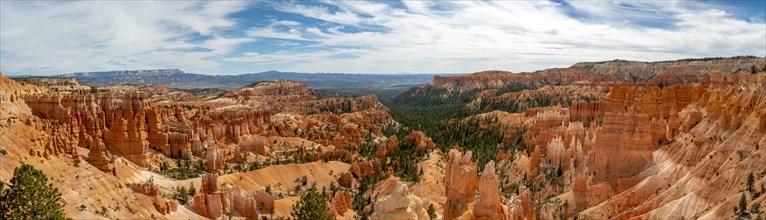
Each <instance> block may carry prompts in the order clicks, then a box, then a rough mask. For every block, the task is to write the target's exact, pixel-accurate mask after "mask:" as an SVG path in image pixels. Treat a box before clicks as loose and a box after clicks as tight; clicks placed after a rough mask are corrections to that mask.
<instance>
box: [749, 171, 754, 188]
mask: <svg viewBox="0 0 766 220" xmlns="http://www.w3.org/2000/svg"><path fill="white" fill-rule="evenodd" d="M754 183H755V177H754V176H753V172H752V171H751V172H750V175H748V176H747V191H749V192H753V191H754V190H755V188H754V187H753V184H754Z"/></svg>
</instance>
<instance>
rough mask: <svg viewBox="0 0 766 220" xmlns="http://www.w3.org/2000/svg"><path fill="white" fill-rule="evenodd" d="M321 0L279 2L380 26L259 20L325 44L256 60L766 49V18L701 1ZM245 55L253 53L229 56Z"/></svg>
mask: <svg viewBox="0 0 766 220" xmlns="http://www.w3.org/2000/svg"><path fill="white" fill-rule="evenodd" d="M325 3H327V4H331V5H332V6H333V7H337V8H339V10H337V12H334V11H331V10H329V7H327V6H304V5H295V4H285V5H280V7H276V8H277V10H281V11H284V12H287V13H295V14H302V15H304V16H306V17H310V18H314V19H320V20H324V21H327V22H333V23H337V24H338V25H339V26H340V25H346V26H353V27H357V28H359V29H360V30H365V29H366V28H367V27H370V26H375V27H380V28H379V29H380V30H384V31H362V32H357V31H354V32H344V31H342V29H340V28H337V27H329V28H328V27H321V26H311V25H307V24H303V25H301V26H294V27H293V28H291V29H290V31H280V30H277V29H271V28H270V27H267V28H261V29H259V28H255V29H253V30H252V31H253V32H258V31H267V32H268V33H269V34H268V36H266V35H254V36H256V37H269V38H281V37H280V35H286V37H284V38H283V39H302V40H311V41H314V42H316V44H315V45H314V46H316V47H317V48H320V49H321V48H324V49H321V51H312V52H295V51H293V52H292V53H291V52H290V50H285V51H280V52H276V53H266V54H263V53H261V54H258V55H257V57H258V58H259V59H257V60H258V62H260V63H261V64H272V66H277V67H279V69H282V70H288V71H302V72H319V71H324V72H474V71H480V70H486V69H504V70H513V71H532V70H537V69H542V68H548V67H557V66H558V67H561V66H568V65H571V64H573V63H575V62H580V61H599V60H611V59H616V58H620V59H633V60H647V61H651V60H666V59H679V58H689V57H708V56H734V55H759V56H764V55H766V28H764V25H766V24H764V23H750V22H747V21H743V20H739V19H736V18H734V17H733V16H732V14H731V13H732V12H726V11H724V10H722V9H716V8H715V7H714V6H713V5H702V3H695V2H635V1H632V2H627V3H622V2H593V1H572V2H569V4H570V5H571V6H572V7H573V8H575V9H577V11H576V13H582V14H581V15H582V16H581V17H573V16H570V15H568V13H567V11H565V8H564V7H563V6H562V5H561V4H559V3H553V2H543V1H498V2H484V1H447V2H444V1H442V2H423V1H405V2H403V4H404V5H405V8H396V7H392V6H390V5H387V4H385V3H375V2H356V1H340V2H325ZM339 17H343V18H342V19H341V18H339ZM640 22H649V23H650V24H649V25H647V24H638V23H640ZM651 22H655V24H656V23H657V22H659V23H662V25H663V26H658V27H653V26H651ZM349 47H350V48H359V49H356V50H354V51H344V53H348V54H349V55H350V56H348V57H344V58H337V57H333V56H329V57H328V56H324V57H323V56H318V55H317V56H313V57H312V59H303V60H301V62H286V60H292V57H296V56H297V57H311V56H312V54H317V53H318V52H321V54H326V53H333V52H335V51H339V50H343V49H338V48H349ZM250 55H252V54H250ZM263 57H269V59H263ZM249 58H253V57H252V56H248V55H246V56H244V57H243V58H242V59H237V58H233V59H230V61H237V60H240V61H242V62H246V61H248V60H250V59H249ZM269 60H272V61H269Z"/></svg>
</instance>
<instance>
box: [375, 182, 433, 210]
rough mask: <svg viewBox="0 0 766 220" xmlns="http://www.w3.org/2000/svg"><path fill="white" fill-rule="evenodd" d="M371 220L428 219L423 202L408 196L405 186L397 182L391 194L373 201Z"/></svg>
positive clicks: (415, 197) (410, 195) (418, 198)
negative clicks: (373, 207) (373, 210)
mask: <svg viewBox="0 0 766 220" xmlns="http://www.w3.org/2000/svg"><path fill="white" fill-rule="evenodd" d="M370 218H371V219H428V213H426V205H425V202H423V200H422V199H421V198H420V197H417V196H415V195H412V194H410V192H409V190H408V188H407V185H406V184H404V183H402V182H397V183H396V186H395V188H394V190H393V191H392V192H391V194H389V195H386V196H383V197H381V198H379V199H378V200H377V201H375V212H373V213H372V215H371V216H370Z"/></svg>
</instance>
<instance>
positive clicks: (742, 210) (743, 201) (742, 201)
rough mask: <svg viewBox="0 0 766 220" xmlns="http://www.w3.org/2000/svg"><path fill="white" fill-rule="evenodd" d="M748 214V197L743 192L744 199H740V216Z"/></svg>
mask: <svg viewBox="0 0 766 220" xmlns="http://www.w3.org/2000/svg"><path fill="white" fill-rule="evenodd" d="M745 212H747V197H745V192H742V197H740V198H739V215H744V214H745Z"/></svg>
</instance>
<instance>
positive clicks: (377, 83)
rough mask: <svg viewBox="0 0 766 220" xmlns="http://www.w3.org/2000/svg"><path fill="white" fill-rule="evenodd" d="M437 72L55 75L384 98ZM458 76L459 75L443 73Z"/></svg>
mask: <svg viewBox="0 0 766 220" xmlns="http://www.w3.org/2000/svg"><path fill="white" fill-rule="evenodd" d="M436 75H437V74H347V73H295V72H279V71H268V72H261V73H247V74H239V75H205V74H195V73H186V72H184V71H182V70H179V69H158V70H128V71H107V72H80V73H69V74H62V75H55V76H52V77H67V78H75V79H77V80H78V81H79V82H80V83H83V84H88V85H95V86H104V85H122V84H133V85H151V84H160V83H162V84H165V85H167V86H168V87H171V88H180V89H193V88H218V89H234V88H239V87H242V86H245V85H248V84H251V83H253V82H258V81H264V80H278V79H287V80H294V81H297V82H300V83H304V84H306V85H308V86H309V87H311V88H314V89H319V90H327V91H333V92H340V93H345V94H349V95H366V94H377V95H378V96H379V97H380V98H381V99H386V98H390V97H394V96H396V95H398V94H399V93H401V92H403V91H405V90H407V89H409V88H412V87H415V86H418V85H422V84H426V83H428V82H430V81H431V80H432V79H433V77H434V76H436ZM439 75H455V74H439Z"/></svg>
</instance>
